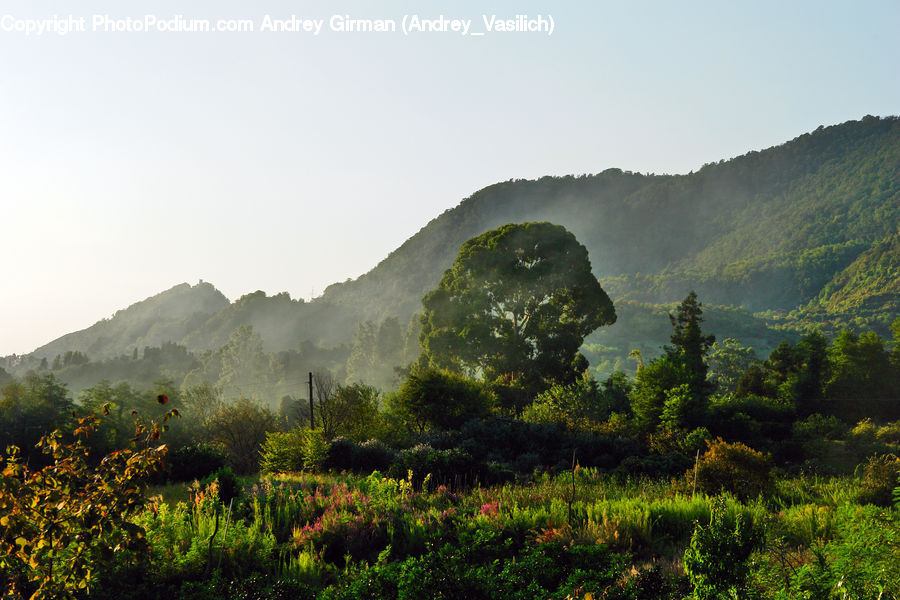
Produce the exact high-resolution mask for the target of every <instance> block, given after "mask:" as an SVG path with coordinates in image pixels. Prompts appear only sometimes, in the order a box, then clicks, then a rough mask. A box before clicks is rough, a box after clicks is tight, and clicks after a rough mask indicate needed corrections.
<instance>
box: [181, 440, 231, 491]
mask: <svg viewBox="0 0 900 600" xmlns="http://www.w3.org/2000/svg"><path fill="white" fill-rule="evenodd" d="M168 459H169V460H168V462H169V479H171V480H172V481H194V480H195V479H197V480H200V479H203V478H205V477H206V476H207V475H209V474H210V473H215V472H216V471H218V470H219V469H221V468H222V467H224V466H225V453H224V452H223V451H222V449H221V448H219V447H218V446H214V445H212V444H205V443H203V442H200V443H197V444H191V445H190V446H182V447H181V448H178V449H177V450H173V451H172V452H170V453H169V456H168Z"/></svg>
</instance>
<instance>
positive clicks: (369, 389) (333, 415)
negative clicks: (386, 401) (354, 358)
mask: <svg viewBox="0 0 900 600" xmlns="http://www.w3.org/2000/svg"><path fill="white" fill-rule="evenodd" d="M378 397H379V394H378V390H377V389H376V388H375V387H373V386H371V385H366V384H363V383H353V384H350V385H338V386H336V387H335V388H334V389H333V390H329V392H328V393H327V394H323V393H320V394H319V396H318V401H317V403H316V405H315V413H316V417H317V419H318V422H319V425H320V426H321V427H322V429H323V431H324V433H325V437H326V438H328V439H331V438H334V437H337V436H346V437H349V438H352V439H355V440H365V439H368V438H369V437H371V435H372V434H373V433H374V431H375V429H376V422H377V419H378Z"/></svg>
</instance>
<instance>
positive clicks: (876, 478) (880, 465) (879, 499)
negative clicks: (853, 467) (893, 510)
mask: <svg viewBox="0 0 900 600" xmlns="http://www.w3.org/2000/svg"><path fill="white" fill-rule="evenodd" d="M898 477H900V458H898V457H897V456H896V455H895V454H880V455H877V456H873V457H871V458H869V460H868V461H866V464H865V466H864V467H863V472H862V490H861V491H860V502H862V503H867V504H876V505H878V506H890V505H891V503H892V501H893V498H892V495H893V491H894V488H895V487H896V486H897V479H898Z"/></svg>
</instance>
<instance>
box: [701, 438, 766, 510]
mask: <svg viewBox="0 0 900 600" xmlns="http://www.w3.org/2000/svg"><path fill="white" fill-rule="evenodd" d="M696 479H697V489H698V490H700V491H703V492H705V493H708V494H718V493H721V492H723V491H727V492H730V493H732V494H734V495H736V496H737V497H739V498H755V497H756V496H758V495H760V494H763V493H768V492H771V490H772V486H773V480H772V466H771V464H770V463H769V459H768V457H766V456H764V455H763V454H762V453H761V452H758V451H756V450H754V449H753V448H750V447H748V446H746V445H744V444H742V443H740V442H734V443H728V442H726V441H724V440H722V439H721V438H718V439H716V440H714V441H711V442H709V447H708V449H707V450H706V452H704V453H703V454H702V455H700V459H699V462H698V464H697V474H696ZM685 480H686V481H687V482H688V484H689V485H692V482H693V480H694V469H689V470H688V471H687V472H686V473H685Z"/></svg>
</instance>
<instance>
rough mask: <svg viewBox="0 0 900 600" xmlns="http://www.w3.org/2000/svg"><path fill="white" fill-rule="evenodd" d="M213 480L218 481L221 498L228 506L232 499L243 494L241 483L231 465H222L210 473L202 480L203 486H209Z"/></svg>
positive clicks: (201, 485)
mask: <svg viewBox="0 0 900 600" xmlns="http://www.w3.org/2000/svg"><path fill="white" fill-rule="evenodd" d="M213 482H216V483H217V487H218V495H219V499H220V500H221V501H222V504H224V505H225V506H228V504H229V503H230V502H231V501H232V500H236V499H237V498H239V497H240V495H241V483H240V482H239V481H238V478H237V477H235V475H234V471H232V470H231V468H230V467H222V468H221V469H219V470H217V471H216V472H215V473H212V474H210V475H208V476H207V477H206V478H205V479H203V481H201V482H200V487H201V488H208V487H209V486H210V485H211V484H212V483H213Z"/></svg>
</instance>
